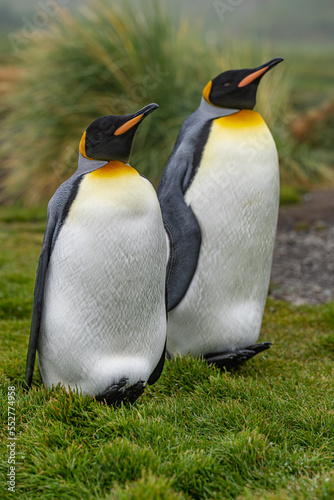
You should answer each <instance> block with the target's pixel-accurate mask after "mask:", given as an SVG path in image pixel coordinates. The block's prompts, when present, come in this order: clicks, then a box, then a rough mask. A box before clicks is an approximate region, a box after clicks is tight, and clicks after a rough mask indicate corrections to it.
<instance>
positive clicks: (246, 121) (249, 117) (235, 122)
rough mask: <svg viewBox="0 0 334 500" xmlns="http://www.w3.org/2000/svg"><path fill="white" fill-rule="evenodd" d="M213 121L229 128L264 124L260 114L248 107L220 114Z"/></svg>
mask: <svg viewBox="0 0 334 500" xmlns="http://www.w3.org/2000/svg"><path fill="white" fill-rule="evenodd" d="M215 121H218V122H219V123H220V124H221V125H224V126H226V127H229V128H243V127H258V126H260V125H263V124H264V120H263V118H262V116H261V115H260V114H259V113H257V112H256V111H252V110H250V109H242V110H241V111H238V112H237V113H233V114H232V115H227V116H222V117H221V118H218V119H217V120H215Z"/></svg>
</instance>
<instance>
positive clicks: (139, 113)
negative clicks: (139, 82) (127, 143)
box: [114, 103, 159, 135]
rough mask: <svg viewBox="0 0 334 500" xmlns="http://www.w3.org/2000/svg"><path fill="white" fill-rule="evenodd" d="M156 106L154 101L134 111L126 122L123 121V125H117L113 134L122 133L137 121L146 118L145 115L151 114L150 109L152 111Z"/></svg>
mask: <svg viewBox="0 0 334 500" xmlns="http://www.w3.org/2000/svg"><path fill="white" fill-rule="evenodd" d="M158 107H159V106H158V104H155V103H152V104H148V105H147V106H144V107H143V108H142V109H140V110H139V111H137V112H136V113H134V114H133V115H132V118H130V120H128V121H127V122H125V123H123V125H121V126H120V127H118V129H116V130H115V132H114V135H121V134H124V133H125V132H127V131H128V130H130V128H132V127H134V126H135V125H136V124H137V123H139V122H140V121H141V120H143V119H144V118H146V116H148V115H149V114H151V113H152V111H154V110H155V109H157V108H158Z"/></svg>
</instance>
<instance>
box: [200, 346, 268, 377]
mask: <svg viewBox="0 0 334 500" xmlns="http://www.w3.org/2000/svg"><path fill="white" fill-rule="evenodd" d="M271 345H272V344H271V342H262V343H260V344H254V345H251V346H249V347H246V348H245V349H240V350H239V351H233V352H232V351H230V352H226V351H225V352H216V353H213V354H206V355H205V356H204V360H205V361H206V362H207V363H208V364H209V365H212V364H214V365H216V366H217V367H218V368H220V369H221V370H224V369H225V370H227V371H230V370H234V369H235V368H238V366H241V365H243V364H244V363H245V362H246V361H247V360H248V359H250V358H252V357H253V356H255V355H256V354H258V353H259V352H262V351H265V350H266V349H269V347H270V346H271Z"/></svg>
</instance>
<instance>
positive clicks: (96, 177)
mask: <svg viewBox="0 0 334 500" xmlns="http://www.w3.org/2000/svg"><path fill="white" fill-rule="evenodd" d="M157 107H158V105H157V104H150V105H148V106H145V107H144V108H142V109H141V110H139V111H138V112H136V113H134V114H129V115H121V116H116V115H109V116H103V117H100V118H98V119H96V120H95V121H93V122H92V123H91V124H90V125H89V127H88V128H87V130H86V131H85V132H84V133H83V135H82V138H81V141H80V145H79V162H78V169H77V171H76V172H75V173H74V175H73V176H72V177H70V178H69V179H68V180H67V181H65V182H64V183H63V184H61V186H60V187H59V188H58V190H57V191H56V192H55V194H54V195H53V197H52V198H51V200H50V202H49V204H48V213H47V225H46V230H45V236H44V241H43V246H42V252H41V255H40V259H39V264H38V268H37V275H36V283H35V291H34V304H33V315H32V322H31V332H30V342H29V348H28V356H27V367H26V383H27V385H28V386H30V385H31V382H32V375H33V369H34V363H35V356H36V350H38V359H39V370H40V374H41V379H42V381H43V383H44V384H45V385H46V386H47V387H50V386H56V385H57V384H58V383H60V384H62V385H64V386H65V388H66V389H67V390H69V389H73V390H75V391H78V392H81V393H82V394H83V395H86V394H90V395H91V396H93V397H95V399H96V400H98V401H106V403H107V404H118V403H119V402H121V401H124V402H131V403H133V402H134V401H135V400H136V399H137V398H138V397H139V396H140V395H141V394H142V393H143V391H144V388H145V384H146V383H148V384H153V383H154V382H156V380H157V379H158V378H159V376H160V374H161V371H162V368H163V365H164V359H165V345H166V322H167V313H166V298H165V295H166V292H165V288H166V265H167V242H166V235H165V231H164V226H163V222H162V215H161V209H160V205H159V202H158V198H157V195H156V192H155V190H154V188H153V186H152V185H151V183H150V182H149V181H148V180H147V179H146V178H145V177H143V176H141V175H140V174H139V173H138V172H137V171H136V170H135V169H134V168H132V167H131V166H130V165H129V163H128V159H129V155H130V150H131V146H132V141H133V138H134V135H135V132H136V129H137V127H138V126H139V124H140V123H141V122H142V120H143V119H144V118H145V117H146V116H148V115H149V114H150V113H151V112H152V111H153V110H154V109H156V108H157Z"/></svg>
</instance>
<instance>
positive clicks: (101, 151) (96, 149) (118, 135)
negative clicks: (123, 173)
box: [79, 103, 159, 162]
mask: <svg viewBox="0 0 334 500" xmlns="http://www.w3.org/2000/svg"><path fill="white" fill-rule="evenodd" d="M158 107H159V106H158V105H157V104H154V103H153V104H149V105H148V106H145V107H144V108H142V109H140V110H139V111H137V112H136V113H134V114H132V115H108V116H101V118H97V119H96V120H94V121H93V122H92V123H91V124H90V125H89V127H88V128H87V130H86V131H85V132H84V133H83V135H82V137H81V141H80V145H79V151H80V153H81V154H82V156H84V157H85V158H88V159H90V160H105V161H110V160H118V161H122V162H127V161H128V159H129V156H130V151H131V146H132V141H133V138H134V135H135V133H136V130H137V128H138V125H139V124H140V123H141V121H142V120H143V119H144V118H145V117H146V116H148V115H149V114H150V113H152V111H154V110H155V109H156V108H158Z"/></svg>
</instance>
